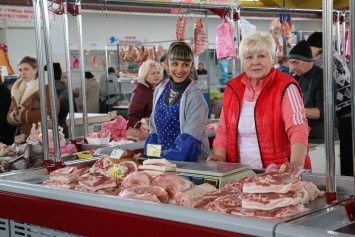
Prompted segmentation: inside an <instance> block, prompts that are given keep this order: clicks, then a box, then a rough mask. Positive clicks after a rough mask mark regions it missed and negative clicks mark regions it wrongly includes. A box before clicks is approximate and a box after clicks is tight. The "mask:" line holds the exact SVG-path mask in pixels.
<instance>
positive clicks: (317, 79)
mask: <svg viewBox="0 0 355 237" xmlns="http://www.w3.org/2000/svg"><path fill="white" fill-rule="evenodd" d="M288 57H289V62H290V64H291V65H292V69H293V71H294V73H295V74H296V75H295V76H294V78H295V79H296V81H297V82H298V84H299V86H300V88H301V90H302V94H303V103H304V107H305V113H306V117H307V119H308V126H309V127H310V128H311V131H310V133H309V139H316V140H317V141H318V142H320V143H323V142H324V98H323V69H321V68H320V67H317V66H315V65H314V63H313V57H312V51H311V48H310V46H309V44H308V43H307V42H306V41H305V40H302V41H300V42H298V43H297V44H296V45H295V46H294V47H293V48H292V49H291V51H290V53H289V55H288Z"/></svg>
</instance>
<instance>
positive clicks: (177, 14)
mask: <svg viewBox="0 0 355 237" xmlns="http://www.w3.org/2000/svg"><path fill="white" fill-rule="evenodd" d="M181 8H182V2H180V8H179V11H178V12H177V13H176V16H177V17H179V13H180V11H181Z"/></svg>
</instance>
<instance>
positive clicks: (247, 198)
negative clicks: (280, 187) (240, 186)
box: [241, 192, 303, 211]
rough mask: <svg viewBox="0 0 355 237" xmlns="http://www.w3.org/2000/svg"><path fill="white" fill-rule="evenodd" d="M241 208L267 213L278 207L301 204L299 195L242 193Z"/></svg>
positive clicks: (301, 199) (301, 200)
mask: <svg viewBox="0 0 355 237" xmlns="http://www.w3.org/2000/svg"><path fill="white" fill-rule="evenodd" d="M241 197H242V207H243V208H248V209H256V210H264V211H269V210H272V209H275V208H279V207H286V206H290V205H297V204H299V203H301V204H302V203H303V196H302V194H301V193H293V192H291V193H286V194H281V193H253V194H250V193H243V194H242V196H241Z"/></svg>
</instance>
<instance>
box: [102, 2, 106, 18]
mask: <svg viewBox="0 0 355 237" xmlns="http://www.w3.org/2000/svg"><path fill="white" fill-rule="evenodd" d="M101 3H102V8H101V12H102V16H103V17H104V18H107V8H106V0H103V1H101ZM104 11H105V12H104Z"/></svg>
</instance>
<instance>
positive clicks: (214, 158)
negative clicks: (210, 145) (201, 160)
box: [207, 155, 225, 162]
mask: <svg viewBox="0 0 355 237" xmlns="http://www.w3.org/2000/svg"><path fill="white" fill-rule="evenodd" d="M207 161H218V162H225V158H223V157H222V156H219V155H210V156H208V157H207Z"/></svg>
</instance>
